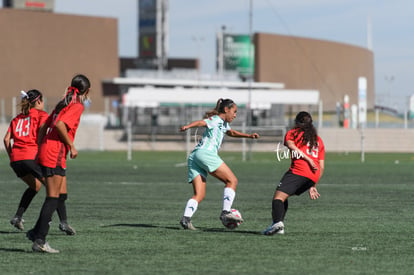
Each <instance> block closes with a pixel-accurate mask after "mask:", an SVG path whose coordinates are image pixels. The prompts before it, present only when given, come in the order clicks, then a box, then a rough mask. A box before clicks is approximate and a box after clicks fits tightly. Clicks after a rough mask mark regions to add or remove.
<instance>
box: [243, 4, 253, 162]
mask: <svg viewBox="0 0 414 275" xmlns="http://www.w3.org/2000/svg"><path fill="white" fill-rule="evenodd" d="M252 19H253V0H250V5H249V39H250V41H249V47H248V49H249V62H248V69H247V71H248V73H247V74H248V75H247V79H248V80H247V81H248V99H247V108H246V111H247V129H248V132H249V133H251V131H252V109H251V104H252V78H253V70H251V68H252V64H251V63H252V49H251V47H252V41H253V39H252V25H253V23H252V22H253V20H252ZM250 70H251V71H250ZM251 158H252V142H251V141H250V142H249V152H248V154H247V159H248V160H251ZM243 160H244V159H243Z"/></svg>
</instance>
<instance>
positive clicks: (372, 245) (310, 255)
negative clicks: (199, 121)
mask: <svg viewBox="0 0 414 275" xmlns="http://www.w3.org/2000/svg"><path fill="white" fill-rule="evenodd" d="M221 156H222V158H223V159H224V160H225V162H226V163H227V164H228V165H229V166H230V168H231V169H232V170H233V172H234V173H235V174H236V176H237V177H238V179H239V185H238V189H237V196H236V200H235V202H234V204H233V207H234V208H237V209H239V210H240V212H241V213H242V215H243V218H244V219H245V222H244V223H243V224H242V225H241V226H240V227H239V228H238V229H236V230H234V231H230V230H227V229H225V228H224V227H223V226H222V225H221V222H220V220H219V215H220V212H221V206H222V202H221V200H222V199H221V198H222V192H223V184H222V183H220V182H218V181H217V180H215V179H213V178H212V177H209V178H208V183H207V195H206V198H205V200H204V201H203V202H202V203H201V204H200V206H199V208H198V211H197V213H196V214H195V216H194V217H193V224H194V225H195V226H196V227H198V228H199V230H198V231H195V232H191V231H185V230H182V229H181V228H180V226H179V223H178V221H179V219H180V217H181V215H182V213H183V209H184V206H185V203H186V201H187V200H188V198H190V197H191V195H192V187H191V185H189V184H187V183H186V165H185V162H186V159H185V153H183V152H133V160H131V161H127V160H126V158H127V155H126V153H125V152H80V153H79V156H78V158H77V159H76V160H70V161H69V162H68V172H67V176H68V187H69V197H68V201H67V209H68V216H69V222H70V224H71V225H72V226H73V227H74V228H75V229H76V230H77V235H75V236H66V235H64V234H63V233H62V232H60V231H59V229H58V218H57V215H56V214H55V215H54V218H53V223H52V225H51V227H50V231H49V235H48V241H49V243H50V244H51V246H52V247H54V248H57V249H59V250H60V251H61V253H59V254H55V255H51V254H38V253H32V252H31V243H30V242H29V241H28V240H27V239H26V238H25V232H19V231H17V230H15V229H14V228H13V227H12V226H11V225H10V224H9V220H10V218H11V217H12V216H13V215H14V212H15V210H16V207H17V204H18V201H19V200H20V196H21V194H22V192H23V191H24V189H25V185H24V184H23V183H22V182H21V181H20V180H19V179H17V178H16V177H15V175H14V173H13V172H12V170H11V168H10V167H9V165H8V158H7V156H6V154H5V153H4V151H3V152H2V153H1V154H0V173H1V178H0V188H1V192H0V208H1V212H0V213H1V215H0V272H1V274H227V273H238V274H412V272H413V270H414V241H413V240H414V237H413V233H414V223H413V221H414V200H413V195H414V181H413V179H414V177H413V175H414V173H413V167H414V157H413V155H412V154H366V156H365V162H364V163H361V161H360V155H359V154H333V153H331V154H327V156H326V170H325V175H324V176H323V178H322V180H321V181H320V184H319V187H318V190H319V192H320V193H321V198H320V199H319V200H317V201H311V200H310V199H309V197H308V194H307V193H305V194H303V195H302V196H299V197H292V198H291V199H290V200H289V211H288V213H287V217H286V220H285V226H286V229H285V231H286V232H285V235H280V236H279V235H277V236H263V235H261V234H260V233H261V231H262V230H263V229H265V228H266V227H267V226H268V225H269V224H270V222H271V199H272V195H273V192H274V189H275V187H276V185H277V184H278V182H279V179H280V178H281V176H282V174H283V173H284V172H285V171H286V169H287V168H288V167H289V164H290V161H289V160H282V161H278V160H277V158H276V155H275V154H274V153H271V152H270V153H253V155H252V159H251V160H250V161H247V162H243V161H241V153H225V152H223V153H222V154H221ZM44 197H45V192H44V189H42V190H41V191H40V192H39V194H38V196H37V197H36V198H35V199H34V200H33V202H32V205H31V207H30V208H29V209H28V210H27V212H26V213H25V215H24V219H25V229H30V228H31V226H33V224H34V223H35V221H36V219H37V217H38V214H39V211H40V207H41V204H42V203H43V200H44Z"/></svg>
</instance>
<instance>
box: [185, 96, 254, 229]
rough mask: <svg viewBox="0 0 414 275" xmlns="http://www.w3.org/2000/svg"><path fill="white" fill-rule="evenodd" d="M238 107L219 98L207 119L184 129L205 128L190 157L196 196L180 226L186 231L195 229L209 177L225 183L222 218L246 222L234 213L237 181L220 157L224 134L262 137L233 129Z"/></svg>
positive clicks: (189, 173) (190, 200)
mask: <svg viewBox="0 0 414 275" xmlns="http://www.w3.org/2000/svg"><path fill="white" fill-rule="evenodd" d="M236 113H237V105H236V104H235V103H234V102H233V100H231V99H219V100H218V101H217V105H216V108H215V109H213V110H211V111H209V112H207V113H206V115H205V119H204V120H197V121H193V122H191V123H190V124H188V125H185V126H182V127H181V129H180V130H181V131H186V130H187V129H190V128H193V127H205V128H206V129H205V131H204V133H203V137H202V139H201V140H200V142H199V143H198V144H197V145H196V147H195V149H194V150H193V151H192V152H191V154H190V156H189V157H188V182H189V183H192V185H193V189H194V195H193V197H192V198H191V199H189V200H188V202H187V205H186V207H185V209H184V215H183V217H182V218H181V220H180V224H181V226H182V227H183V228H184V229H190V230H196V228H195V227H194V226H193V224H192V223H191V217H192V216H193V215H194V213H195V212H196V210H197V207H198V204H199V203H200V202H201V201H202V200H203V199H204V197H205V194H206V179H207V174H211V175H212V176H214V177H216V178H217V179H219V180H221V181H222V182H223V183H224V184H225V188H224V196H223V211H222V213H221V215H220V219H221V220H222V221H223V220H224V219H226V220H231V221H236V222H241V221H243V220H242V219H241V218H240V217H237V216H235V215H234V214H233V213H231V211H230V210H231V206H232V204H233V200H234V198H235V196H236V186H237V178H236V176H235V175H234V174H233V172H232V171H231V170H230V168H229V167H228V166H227V165H226V164H225V163H224V162H223V160H222V159H221V158H220V157H219V156H218V151H219V149H220V146H221V143H222V141H223V138H224V134H227V135H228V136H231V137H241V138H252V139H255V138H259V135H258V134H256V133H254V134H250V135H249V134H244V133H240V132H238V131H236V130H232V129H231V128H230V125H229V124H230V123H231V122H232V121H233V119H235V118H236Z"/></svg>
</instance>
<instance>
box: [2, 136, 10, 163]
mask: <svg viewBox="0 0 414 275" xmlns="http://www.w3.org/2000/svg"><path fill="white" fill-rule="evenodd" d="M10 140H11V132H9V131H7V133H6V135H5V136H4V139H3V143H4V147H5V148H6V151H7V154H8V155H9V158H10V155H11V142H10Z"/></svg>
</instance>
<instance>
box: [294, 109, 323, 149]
mask: <svg viewBox="0 0 414 275" xmlns="http://www.w3.org/2000/svg"><path fill="white" fill-rule="evenodd" d="M312 122H313V121H312V116H311V115H310V114H309V113H308V112H299V113H298V114H297V115H296V118H295V127H294V129H297V131H296V133H295V135H294V137H295V139H296V138H297V137H298V136H299V135H300V133H303V135H302V137H301V140H300V142H301V144H302V145H306V144H307V143H309V147H310V148H313V147H317V146H318V133H317V131H316V129H315V127H314V126H313V124H312Z"/></svg>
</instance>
